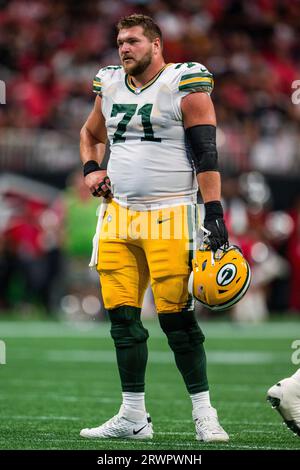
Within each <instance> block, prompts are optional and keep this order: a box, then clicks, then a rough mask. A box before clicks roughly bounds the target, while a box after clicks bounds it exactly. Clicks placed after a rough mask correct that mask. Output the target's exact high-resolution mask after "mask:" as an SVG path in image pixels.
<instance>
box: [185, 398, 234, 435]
mask: <svg viewBox="0 0 300 470" xmlns="http://www.w3.org/2000/svg"><path fill="white" fill-rule="evenodd" d="M193 419H194V420H195V427H196V439H197V440H198V441H204V442H228V441H229V436H228V434H227V432H226V431H224V429H223V428H222V426H221V425H220V423H219V421H218V415H217V410H215V408H213V407H211V406H210V407H207V406H205V407H201V408H195V409H194V410H193Z"/></svg>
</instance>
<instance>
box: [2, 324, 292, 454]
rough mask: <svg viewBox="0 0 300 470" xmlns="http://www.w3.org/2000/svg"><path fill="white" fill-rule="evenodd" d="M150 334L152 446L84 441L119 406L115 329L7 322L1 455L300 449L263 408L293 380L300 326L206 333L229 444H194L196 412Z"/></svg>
mask: <svg viewBox="0 0 300 470" xmlns="http://www.w3.org/2000/svg"><path fill="white" fill-rule="evenodd" d="M146 326H147V328H148V329H149V331H150V334H151V339H150V340H149V363H148V369H147V389H146V393H147V407H148V411H149V412H150V413H151V416H152V420H153V423H154V432H155V435H154V438H153V440H150V441H131V440H118V441H115V440H104V441H98V440H85V439H82V438H80V437H79V431H80V429H81V428H82V427H92V426H95V425H99V424H100V423H102V422H104V421H105V420H107V419H108V418H111V417H112V415H113V414H115V413H116V411H117V410H118V408H119V405H120V391H119V380H118V373H117V368H116V364H115V355H114V350H113V347H112V341H111V340H110V337H109V327H108V325H107V324H105V323H96V324H95V323H93V324H92V325H91V326H90V325H88V326H87V327H86V328H85V329H82V328H79V327H75V326H74V325H70V324H64V323H56V322H29V321H27V322H3V321H2V322H0V339H1V340H4V341H5V343H6V356H7V363H6V365H0V449H105V450H110V449H143V450H144V449H149V450H150V449H152V450H153V449H165V450H175V449H180V450H185V449H207V448H209V449H216V448H218V449H247V450H249V449H300V439H299V438H298V437H295V436H294V435H293V434H292V433H291V432H290V431H289V430H288V429H287V428H286V427H285V426H283V425H282V424H281V420H280V418H279V415H278V413H277V412H275V411H273V410H272V409H271V408H270V406H269V405H268V404H267V403H266V401H265V395H266V390H267V388H268V387H269V386H271V385H273V383H275V382H276V380H278V379H281V378H283V377H285V376H287V375H290V374H291V373H292V372H293V371H294V370H295V369H296V366H294V365H293V364H292V363H291V355H292V352H293V350H292V349H291V344H292V341H293V340H295V339H300V327H299V323H296V322H294V323H292V322H287V323H274V322H272V323H269V324H264V325H257V326H247V325H243V326H237V325H232V324H229V323H215V322H212V323H204V324H203V325H202V327H203V330H204V332H205V334H206V337H207V340H206V349H207V356H208V373H209V380H210V388H211V398H212V403H213V404H214V405H215V406H216V407H217V409H218V413H219V417H220V421H221V423H222V424H223V426H224V428H225V429H226V430H227V432H228V433H229V434H230V437H231V440H230V442H229V443H228V444H222V445H216V444H206V445H205V444H202V443H200V442H197V441H196V440H195V437H194V425H193V422H192V419H191V403H190V399H189V397H188V395H187V393H186V391H185V388H184V385H183V383H182V380H181V377H180V376H179V373H178V372H177V369H176V367H175V365H174V363H173V357H172V354H171V353H170V352H169V349H168V345H167V343H166V340H165V338H164V336H163V334H162V332H161V331H160V329H159V327H158V325H157V323H156V322H151V323H148V324H146Z"/></svg>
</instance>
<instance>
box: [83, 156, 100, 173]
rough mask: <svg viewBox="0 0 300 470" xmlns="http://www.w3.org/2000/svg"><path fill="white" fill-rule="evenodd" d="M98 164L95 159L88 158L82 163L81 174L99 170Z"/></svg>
mask: <svg viewBox="0 0 300 470" xmlns="http://www.w3.org/2000/svg"><path fill="white" fill-rule="evenodd" d="M100 170H101V168H100V165H99V163H98V162H96V160H89V161H87V162H86V163H85V164H84V165H83V176H86V175H88V174H90V173H92V172H93V171H100Z"/></svg>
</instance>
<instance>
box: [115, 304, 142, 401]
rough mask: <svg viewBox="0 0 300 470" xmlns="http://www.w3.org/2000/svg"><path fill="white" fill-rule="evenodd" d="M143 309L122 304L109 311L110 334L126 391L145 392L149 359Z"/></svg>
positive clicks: (123, 388)
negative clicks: (142, 320) (142, 316)
mask: <svg viewBox="0 0 300 470" xmlns="http://www.w3.org/2000/svg"><path fill="white" fill-rule="evenodd" d="M140 315H141V309H140V308H137V307H130V306H122V307H118V308H116V309H113V310H110V311H109V317H110V320H111V335H112V338H113V339H114V342H115V347H116V355H117V364H118V369H119V374H120V379H121V384H122V391H123V392H144V390H145V371H146V365H147V359H148V348H147V342H146V341H147V338H148V336H149V335H148V331H147V330H146V329H145V328H144V327H143V324H142V322H141V319H140Z"/></svg>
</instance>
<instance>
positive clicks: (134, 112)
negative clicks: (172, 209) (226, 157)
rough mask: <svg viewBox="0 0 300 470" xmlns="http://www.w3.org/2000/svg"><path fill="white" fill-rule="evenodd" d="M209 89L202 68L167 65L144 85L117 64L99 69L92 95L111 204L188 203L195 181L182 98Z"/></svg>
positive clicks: (153, 205) (148, 206) (193, 196)
mask: <svg viewBox="0 0 300 470" xmlns="http://www.w3.org/2000/svg"><path fill="white" fill-rule="evenodd" d="M212 88H213V78H212V75H211V73H209V71H208V70H207V69H206V67H204V66H203V65H202V64H199V63H195V62H188V63H183V64H167V65H166V66H165V67H163V69H162V70H160V71H159V72H158V73H157V75H156V76H155V77H153V79H152V80H150V81H149V82H148V83H147V84H146V85H144V86H143V87H140V88H137V87H135V86H134V84H133V82H132V81H131V78H130V77H129V76H128V75H127V74H126V73H125V72H124V69H123V67H121V66H109V67H105V68H102V69H100V70H99V72H98V74H97V75H96V77H95V79H94V86H93V89H94V92H95V93H97V94H99V95H101V96H102V112H103V115H104V118H105V122H106V127H107V133H108V138H109V142H110V151H111V154H110V159H109V163H108V168H107V172H108V175H109V177H110V180H111V183H112V192H113V194H114V199H115V200H116V202H118V203H119V204H121V205H123V206H132V208H133V209H136V210H149V209H157V208H161V207H167V206H173V205H179V204H180V205H181V204H193V203H195V202H196V194H197V187H198V186H197V180H196V177H195V173H194V171H193V167H192V163H191V160H190V159H189V156H188V152H187V148H186V143H185V133H184V127H183V122H182V112H181V99H182V98H183V97H184V96H186V95H187V94H188V93H192V92H198V91H203V92H207V93H210V92H211V91H212Z"/></svg>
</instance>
